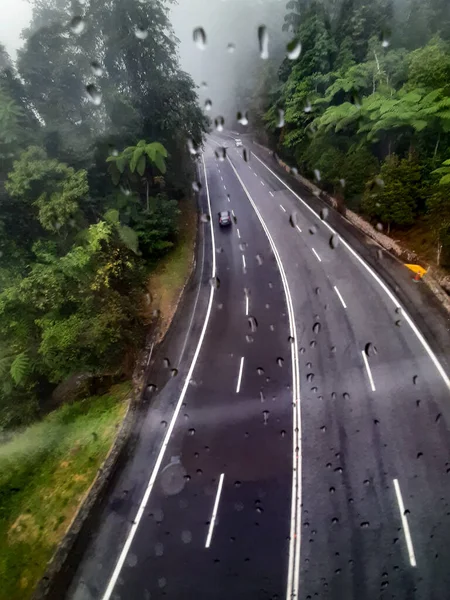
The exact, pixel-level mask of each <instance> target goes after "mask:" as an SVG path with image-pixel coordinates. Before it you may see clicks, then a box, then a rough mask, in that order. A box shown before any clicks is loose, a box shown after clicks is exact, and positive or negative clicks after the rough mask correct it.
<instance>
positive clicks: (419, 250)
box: [392, 219, 437, 266]
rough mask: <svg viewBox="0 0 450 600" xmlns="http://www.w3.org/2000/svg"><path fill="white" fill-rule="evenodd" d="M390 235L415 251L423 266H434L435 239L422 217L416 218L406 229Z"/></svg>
mask: <svg viewBox="0 0 450 600" xmlns="http://www.w3.org/2000/svg"><path fill="white" fill-rule="evenodd" d="M392 237H393V238H394V239H395V240H398V241H399V242H400V243H401V244H402V245H403V246H405V247H406V248H409V249H410V250H412V251H413V252H415V253H416V254H417V255H418V256H419V257H420V260H421V261H422V262H423V263H424V265H425V266H426V265H434V266H436V249H437V248H436V240H435V238H434V235H433V232H432V231H430V227H429V225H428V224H427V223H426V221H424V220H423V219H417V221H416V223H414V225H413V226H412V227H411V228H410V229H408V230H407V231H395V232H393V233H392Z"/></svg>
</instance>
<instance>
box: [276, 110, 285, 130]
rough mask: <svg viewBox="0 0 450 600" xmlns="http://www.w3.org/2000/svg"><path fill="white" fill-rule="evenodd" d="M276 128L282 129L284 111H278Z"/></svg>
mask: <svg viewBox="0 0 450 600" xmlns="http://www.w3.org/2000/svg"><path fill="white" fill-rule="evenodd" d="M277 127H278V128H280V127H284V110H283V109H282V108H279V109H278V122H277Z"/></svg>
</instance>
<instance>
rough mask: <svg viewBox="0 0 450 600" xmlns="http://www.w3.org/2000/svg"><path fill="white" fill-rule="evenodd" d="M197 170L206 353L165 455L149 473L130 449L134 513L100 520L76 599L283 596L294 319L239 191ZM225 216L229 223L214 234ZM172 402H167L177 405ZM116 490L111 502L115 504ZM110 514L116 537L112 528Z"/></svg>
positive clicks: (217, 167)
mask: <svg viewBox="0 0 450 600" xmlns="http://www.w3.org/2000/svg"><path fill="white" fill-rule="evenodd" d="M205 163H206V172H207V178H208V186H209V189H210V191H211V208H212V217H213V228H214V238H215V244H214V251H215V261H216V268H217V279H213V280H212V281H211V285H212V286H213V287H212V292H211V294H212V296H211V299H212V304H211V310H210V315H209V322H208V325H207V327H206V328H205V329H204V338H203V343H202V345H201V347H199V352H198V357H197V360H196V363H195V365H194V368H193V370H192V374H191V375H190V380H189V383H188V385H186V390H185V395H184V397H180V398H181V400H182V403H181V404H180V405H179V415H178V418H177V419H176V420H174V421H173V422H172V421H171V420H170V418H168V417H167V418H165V419H161V425H160V427H161V428H162V429H163V430H167V431H169V430H170V428H171V427H172V426H173V429H172V430H171V435H170V437H169V438H168V439H167V440H165V442H164V443H166V442H167V444H166V447H165V452H164V454H163V455H161V453H159V454H158V455H157V454H156V453H155V451H154V450H152V451H151V453H149V454H148V455H147V456H148V463H147V472H146V473H145V472H144V470H145V451H148V447H149V442H148V440H147V443H145V441H143V442H141V443H140V444H138V448H137V452H138V453H140V457H139V465H140V468H139V469H135V470H131V472H127V469H125V473H126V477H127V478H128V483H129V485H130V488H129V489H132V490H133V493H134V498H133V502H132V503H131V506H130V505H127V510H126V511H123V512H121V510H115V508H116V505H114V504H113V505H111V503H110V504H109V505H108V506H107V507H106V508H105V514H104V516H103V518H102V519H101V520H100V525H99V532H97V533H96V536H95V539H94V540H93V543H92V545H91V547H90V549H89V550H88V552H87V554H86V558H85V559H84V561H83V562H82V564H81V567H80V569H79V571H78V573H77V575H76V577H75V580H74V584H73V585H72V587H71V590H70V592H69V594H68V597H70V598H76V599H81V598H83V599H85V598H105V599H106V598H109V597H111V598H159V597H165V596H169V597H172V598H186V597H195V598H211V597H215V598H229V597H237V598H239V597H242V598H274V597H280V598H281V597H284V596H285V594H286V585H287V576H288V555H289V549H290V539H289V538H290V530H291V491H292V465H293V412H294V408H293V405H292V399H293V387H292V381H293V372H292V359H291V354H292V347H293V344H292V341H291V340H290V339H289V338H290V333H291V330H290V323H289V316H288V310H287V305H286V300H285V295H284V289H283V285H282V280H281V277H280V272H279V268H278V265H277V262H276V260H275V257H274V255H273V252H272V250H271V248H270V245H269V242H268V239H267V237H266V235H265V233H264V231H263V229H262V227H261V224H260V222H259V220H258V219H257V217H256V214H255V212H254V210H253V208H252V207H251V205H250V203H249V202H248V200H247V198H246V196H245V193H244V191H243V189H242V187H241V186H240V184H239V182H238V181H237V180H236V178H235V177H233V178H230V177H227V178H226V181H225V177H226V175H224V168H228V165H227V164H226V163H223V162H221V161H218V160H217V159H216V158H215V157H214V154H213V151H212V150H211V148H207V150H206V152H205ZM202 185H203V190H202V193H203V194H204V193H205V191H206V181H205V180H204V179H202ZM228 195H229V198H228ZM224 209H226V210H230V211H233V213H234V216H235V222H234V223H233V225H232V227H231V228H229V229H223V230H220V229H219V227H218V219H217V213H218V211H220V210H224ZM206 214H207V211H205V215H206ZM205 219H206V217H205ZM201 318H202V319H204V315H202V317H201ZM196 327H197V329H198V324H197V325H196ZM195 344H196V341H195V343H194V340H191V342H190V343H189V345H190V346H193V345H195ZM190 355H191V356H192V351H191V353H190ZM169 360H170V361H171V362H172V357H171V356H169ZM188 376H189V375H188ZM172 391H174V390H172ZM163 392H164V390H163ZM153 401H154V402H157V401H158V394H156V395H155V398H154V400H153ZM179 402H180V400H179V399H178V398H174V397H173V395H172V398H171V405H172V407H173V406H174V405H175V404H176V406H177V407H178V403H179ZM172 410H173V408H172ZM151 412H152V410H150V411H149V413H148V414H149V415H150V414H151ZM167 412H168V413H170V410H168V411H167ZM157 414H158V417H159V418H161V413H159V412H158V413H157ZM152 431H153V429H152V428H151V427H149V428H146V429H145V431H144V437H145V436H146V435H151V434H152ZM142 452H144V455H143V456H142ZM161 456H162V458H161ZM155 459H156V461H157V462H158V460H159V459H160V461H161V464H160V469H158V470H157V472H155V470H154V468H153V465H154V463H155ZM137 460H138V459H137V458H136V456H135V457H134V458H133V461H137ZM152 470H153V471H152ZM152 472H153V474H156V479H155V480H154V483H152V485H151V487H150V488H149V487H146V482H147V481H148V480H149V477H150V474H151V473H152ZM136 474H138V476H139V481H138V482H136V481H134V480H133V478H134V477H136ZM123 479H124V478H123V477H122V478H120V479H119V481H118V484H117V486H116V487H115V489H114V491H113V494H112V498H113V500H114V499H117V498H120V497H121V495H122V496H123V493H124V490H122V489H120V488H121V486H122V485H123ZM143 483H144V485H143ZM136 488H137V491H136ZM148 490H150V493H149V492H148ZM146 493H147V496H148V498H146V500H145V506H144V505H143V504H142V497H144V498H145V497H146ZM117 506H118V505H117ZM119 508H120V507H119ZM215 508H217V514H216V511H215ZM111 512H113V513H114V519H116V520H119V521H120V518H121V517H122V520H123V521H124V523H123V524H122V527H119V526H117V525H116V526H115V527H111V519H112V517H111V515H110V513H111ZM130 515H131V518H130ZM134 515H137V516H134ZM99 540H101V542H99ZM205 546H208V547H205ZM118 561H119V562H118Z"/></svg>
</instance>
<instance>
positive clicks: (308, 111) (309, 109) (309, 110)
mask: <svg viewBox="0 0 450 600" xmlns="http://www.w3.org/2000/svg"><path fill="white" fill-rule="evenodd" d="M303 110H304V111H305V113H310V112H311V111H312V106H311V102H310V101H309V100H307V101H306V104H305V107H304V109H303ZM311 129H312V128H311Z"/></svg>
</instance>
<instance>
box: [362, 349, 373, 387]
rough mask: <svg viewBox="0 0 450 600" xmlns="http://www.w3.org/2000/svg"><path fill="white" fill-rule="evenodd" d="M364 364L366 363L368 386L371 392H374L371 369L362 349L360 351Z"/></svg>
mask: <svg viewBox="0 0 450 600" xmlns="http://www.w3.org/2000/svg"><path fill="white" fill-rule="evenodd" d="M362 355H363V360H364V364H365V365H366V370H367V375H368V376H369V381H370V387H371V388H372V392H375V384H374V382H373V377H372V371H371V370H370V365H369V361H368V360H367V356H366V353H365V352H364V350H363V351H362Z"/></svg>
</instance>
